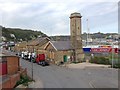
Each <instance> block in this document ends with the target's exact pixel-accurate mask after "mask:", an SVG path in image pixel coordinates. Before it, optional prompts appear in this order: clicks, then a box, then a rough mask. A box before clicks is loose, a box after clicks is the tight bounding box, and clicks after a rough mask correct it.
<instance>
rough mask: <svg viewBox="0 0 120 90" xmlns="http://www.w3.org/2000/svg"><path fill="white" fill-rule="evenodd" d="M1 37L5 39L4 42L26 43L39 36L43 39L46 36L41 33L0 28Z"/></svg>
mask: <svg viewBox="0 0 120 90" xmlns="http://www.w3.org/2000/svg"><path fill="white" fill-rule="evenodd" d="M2 36H3V37H5V38H6V41H14V40H15V41H21V40H22V41H27V40H31V39H34V38H37V37H39V36H41V37H44V36H47V35H46V34H44V33H42V32H41V31H33V30H26V29H19V28H5V27H2Z"/></svg>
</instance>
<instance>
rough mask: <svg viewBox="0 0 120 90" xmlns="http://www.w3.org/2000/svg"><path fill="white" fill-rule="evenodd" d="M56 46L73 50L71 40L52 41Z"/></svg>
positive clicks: (59, 48) (60, 48)
mask: <svg viewBox="0 0 120 90" xmlns="http://www.w3.org/2000/svg"><path fill="white" fill-rule="evenodd" d="M51 43H52V45H53V46H54V48H56V49H57V50H72V49H73V48H72V46H71V42H70V41H51Z"/></svg>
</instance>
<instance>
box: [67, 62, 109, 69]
mask: <svg viewBox="0 0 120 90" xmlns="http://www.w3.org/2000/svg"><path fill="white" fill-rule="evenodd" d="M66 67H68V68H76V69H84V68H91V67H92V68H109V67H111V65H103V64H93V63H88V62H83V63H77V64H74V63H72V64H67V65H66Z"/></svg>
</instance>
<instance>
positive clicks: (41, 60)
mask: <svg viewBox="0 0 120 90" xmlns="http://www.w3.org/2000/svg"><path fill="white" fill-rule="evenodd" d="M36 63H37V64H39V65H42V66H48V65H49V63H48V62H47V61H45V54H38V55H37V58H36Z"/></svg>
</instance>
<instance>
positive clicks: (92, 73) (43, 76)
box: [20, 59, 118, 88]
mask: <svg viewBox="0 0 120 90" xmlns="http://www.w3.org/2000/svg"><path fill="white" fill-rule="evenodd" d="M20 64H21V66H22V67H23V68H27V71H28V75H29V76H31V77H32V63H31V62H28V61H26V60H22V59H21V60H20ZM33 79H34V80H35V81H36V82H35V83H33V84H31V85H29V87H30V88H118V70H116V69H110V68H85V69H71V68H66V67H60V66H56V65H50V66H46V67H42V66H40V65H37V64H36V63H33Z"/></svg>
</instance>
